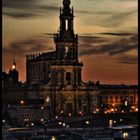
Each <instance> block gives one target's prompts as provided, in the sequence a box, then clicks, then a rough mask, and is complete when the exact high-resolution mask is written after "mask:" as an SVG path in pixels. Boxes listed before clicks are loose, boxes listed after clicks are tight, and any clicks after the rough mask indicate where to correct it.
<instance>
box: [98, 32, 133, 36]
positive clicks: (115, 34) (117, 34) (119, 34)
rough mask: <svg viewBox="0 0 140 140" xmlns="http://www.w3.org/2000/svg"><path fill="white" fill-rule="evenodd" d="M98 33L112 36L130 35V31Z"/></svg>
mask: <svg viewBox="0 0 140 140" xmlns="http://www.w3.org/2000/svg"><path fill="white" fill-rule="evenodd" d="M100 34H104V35H112V36H130V35H132V34H130V33H100Z"/></svg>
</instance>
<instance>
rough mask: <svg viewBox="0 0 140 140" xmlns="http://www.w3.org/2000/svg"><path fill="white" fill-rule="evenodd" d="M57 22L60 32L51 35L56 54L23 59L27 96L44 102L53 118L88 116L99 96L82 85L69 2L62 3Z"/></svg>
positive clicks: (33, 55)
mask: <svg viewBox="0 0 140 140" xmlns="http://www.w3.org/2000/svg"><path fill="white" fill-rule="evenodd" d="M59 18H60V30H59V32H58V33H57V34H54V42H55V45H56V46H55V48H56V50H55V51H53V52H48V53H42V54H32V55H27V56H26V76H27V84H28V94H29V95H28V96H29V97H30V98H44V99H46V106H50V109H51V112H52V114H58V113H60V112H64V113H71V114H77V113H78V112H79V111H82V112H84V113H85V114H88V113H90V112H92V111H93V109H94V108H96V106H97V93H98V92H97V91H96V90H97V89H96V88H93V85H88V84H87V83H83V81H82V75H81V71H82V67H83V63H82V62H79V59H78V35H77V34H75V33H74V24H73V22H74V21H73V20H74V11H73V8H71V7H70V0H63V8H60V17H59ZM87 85H88V86H87ZM91 89H92V90H91Z"/></svg>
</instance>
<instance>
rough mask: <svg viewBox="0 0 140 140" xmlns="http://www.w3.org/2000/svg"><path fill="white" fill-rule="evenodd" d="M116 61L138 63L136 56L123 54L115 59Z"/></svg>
mask: <svg viewBox="0 0 140 140" xmlns="http://www.w3.org/2000/svg"><path fill="white" fill-rule="evenodd" d="M116 63H123V64H138V56H133V55H132V56H131V55H123V56H120V57H119V58H118V59H117V61H116Z"/></svg>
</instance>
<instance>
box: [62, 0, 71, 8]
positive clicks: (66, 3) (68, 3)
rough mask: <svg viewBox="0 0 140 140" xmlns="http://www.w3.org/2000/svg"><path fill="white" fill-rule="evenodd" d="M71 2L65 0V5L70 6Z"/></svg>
mask: <svg viewBox="0 0 140 140" xmlns="http://www.w3.org/2000/svg"><path fill="white" fill-rule="evenodd" d="M70 4H71V2H70V0H63V5H64V7H69V6H70Z"/></svg>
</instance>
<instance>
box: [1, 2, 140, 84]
mask: <svg viewBox="0 0 140 140" xmlns="http://www.w3.org/2000/svg"><path fill="white" fill-rule="evenodd" d="M71 6H73V8H74V15H75V18H74V29H75V33H77V34H78V35H79V60H80V61H82V62H83V64H84V67H83V70H82V79H83V81H84V82H87V81H89V80H90V81H98V80H99V81H101V83H104V84H137V83H138V80H137V79H138V78H137V77H138V63H137V59H138V34H137V30H138V1H137V0H71ZM60 7H62V0H25V1H23V0H2V14H3V15H2V35H3V37H2V40H3V42H2V51H3V52H2V69H3V70H5V71H6V72H8V71H9V69H10V67H11V65H12V63H13V59H14V56H13V52H15V54H16V56H15V58H16V64H17V70H18V72H19V80H21V81H22V82H24V81H25V80H26V61H25V60H26V54H32V53H39V52H47V51H53V50H55V44H54V41H53V34H54V33H56V32H57V31H58V30H59V9H60Z"/></svg>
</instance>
